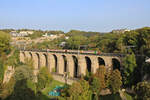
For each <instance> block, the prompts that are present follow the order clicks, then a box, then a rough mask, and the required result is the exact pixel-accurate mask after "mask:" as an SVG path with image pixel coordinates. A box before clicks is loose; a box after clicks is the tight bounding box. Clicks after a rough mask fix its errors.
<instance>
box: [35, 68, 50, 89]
mask: <svg viewBox="0 0 150 100" xmlns="http://www.w3.org/2000/svg"><path fill="white" fill-rule="evenodd" d="M37 79H38V82H37V89H38V90H41V89H44V88H45V87H46V86H47V85H50V83H51V82H52V80H53V78H52V76H51V74H50V72H49V71H48V69H47V67H43V68H41V69H40V71H39V73H38V75H37Z"/></svg>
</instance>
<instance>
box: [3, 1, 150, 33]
mask: <svg viewBox="0 0 150 100" xmlns="http://www.w3.org/2000/svg"><path fill="white" fill-rule="evenodd" d="M145 26H150V0H0V28H1V29H2V28H15V29H19V28H30V29H44V30H45V29H48V30H62V31H69V30H71V29H78V30H85V31H99V32H106V31H111V30H112V29H120V28H128V29H135V28H140V27H145Z"/></svg>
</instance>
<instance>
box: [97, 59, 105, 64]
mask: <svg viewBox="0 0 150 100" xmlns="http://www.w3.org/2000/svg"><path fill="white" fill-rule="evenodd" d="M98 64H99V66H101V65H104V66H105V61H104V59H103V58H101V57H98Z"/></svg>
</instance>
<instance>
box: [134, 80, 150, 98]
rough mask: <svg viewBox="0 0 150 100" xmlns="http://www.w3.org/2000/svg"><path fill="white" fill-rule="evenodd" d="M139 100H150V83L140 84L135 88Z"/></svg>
mask: <svg viewBox="0 0 150 100" xmlns="http://www.w3.org/2000/svg"><path fill="white" fill-rule="evenodd" d="M135 92H136V99H137V100H150V83H149V82H146V81H144V82H139V83H138V84H137V86H136V88H135Z"/></svg>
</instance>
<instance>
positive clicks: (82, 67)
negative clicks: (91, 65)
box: [77, 55, 87, 76]
mask: <svg viewBox="0 0 150 100" xmlns="http://www.w3.org/2000/svg"><path fill="white" fill-rule="evenodd" d="M77 59H78V70H79V71H78V72H79V73H78V75H79V76H81V75H86V70H87V68H86V66H87V65H86V60H85V56H83V55H78V57H77Z"/></svg>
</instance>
